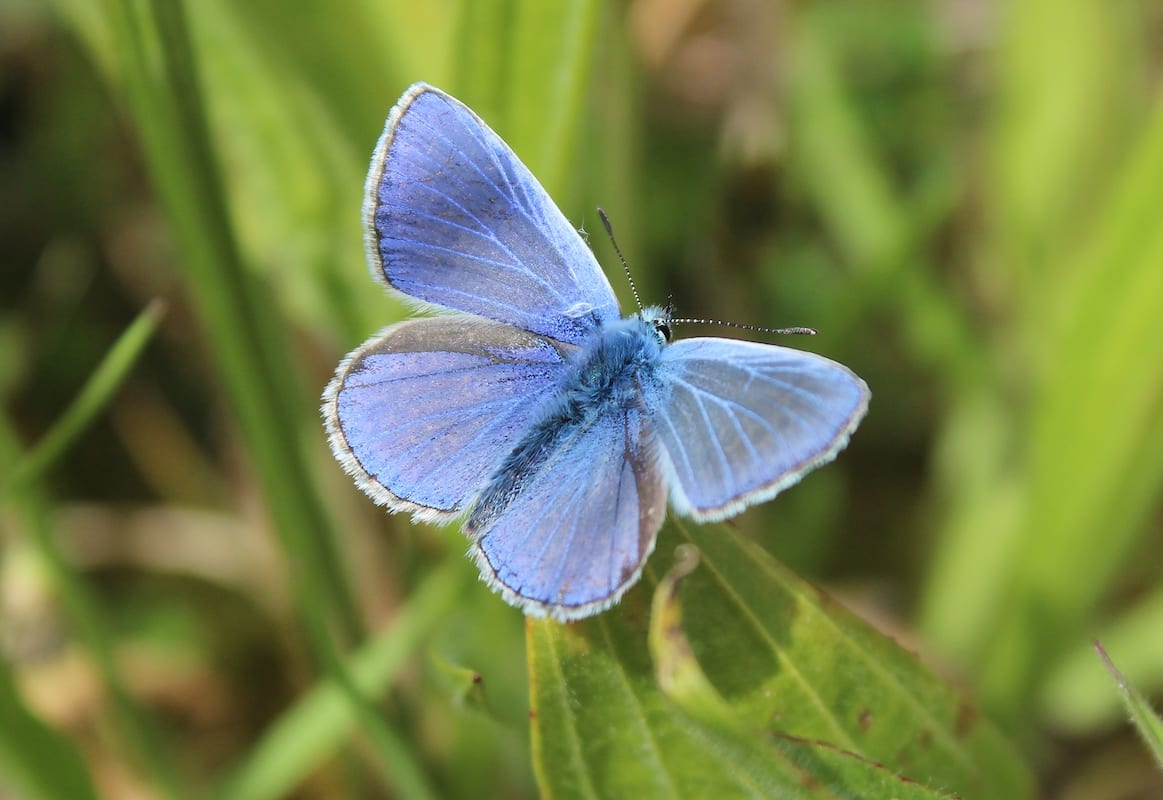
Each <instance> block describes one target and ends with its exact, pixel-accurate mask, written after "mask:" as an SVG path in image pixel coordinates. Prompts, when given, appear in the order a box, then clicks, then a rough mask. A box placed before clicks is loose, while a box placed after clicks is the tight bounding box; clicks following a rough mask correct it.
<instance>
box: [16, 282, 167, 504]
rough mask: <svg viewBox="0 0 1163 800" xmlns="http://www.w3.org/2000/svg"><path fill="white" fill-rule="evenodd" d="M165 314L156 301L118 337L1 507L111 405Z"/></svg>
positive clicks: (20, 468)
mask: <svg viewBox="0 0 1163 800" xmlns="http://www.w3.org/2000/svg"><path fill="white" fill-rule="evenodd" d="M162 312H163V306H162V304H161V303H160V302H159V301H156V300H155V301H154V302H152V303H150V304H149V306H147V307H146V309H145V310H144V311H142V312H141V313H140V314H139V315H138V317H137V319H135V320H134V321H133V322H132V323H131V324H130V325H129V327H128V328H126V329H125V332H124V333H122V334H121V336H120V337H118V339H117V341H116V342H115V343H114V345H113V347H112V348H111V349H110V350H109V353H108V354H107V355H106V356H105V358H104V359H102V361H101V363H100V364H99V365H98V367H97V369H96V370H95V371H94V372H93V375H92V376H91V377H90V378H89V380H88V381H87V382H86V383H85V386H84V387H83V388H82V389H81V391H80V393H79V394H78V395H77V396H76V398H75V399H74V400H73V402H72V403H71V404H70V405H69V407H68V408H67V409H66V410H65V412H64V414H63V415H62V416H61V418H60V419H59V420H57V422H56V424H54V425H53V427H52V428H50V429H49V431H48V433H46V434H45V435H44V437H43V438H42V439H41V440H40V442H39V443H38V444H37V445H36V447H35V448H33V449H32V451H30V452H29V453H28V454H27V455H25V456H24V458H23V459H21V461H20V462H19V463H18V464H17V465H16V467H15V468H14V469H13V470H12V472H11V473H10V474H9V475H8V476H7V479H6V480H5V481H4V483H3V484H2V488H0V507H3V505H4V503H5V501H7V500H9V499H11V498H12V496H14V495H15V494H17V493H19V492H21V491H22V490H23V489H24V488H25V487H27V486H28V485H29V484H32V483H35V482H36V481H38V480H39V479H40V478H41V477H42V476H43V475H44V473H45V472H47V471H48V470H49V469H50V468H51V467H52V465H53V464H54V463H56V461H57V459H59V458H60V457H61V456H62V455H64V453H65V452H66V451H67V450H68V448H69V446H70V445H72V443H73V442H75V441H76V440H77V438H78V437H80V436H81V435H82V434H83V433H84V432H85V430H86V429H87V428H88V427H89V425H90V424H91V423H92V422H93V420H94V418H96V416H97V415H98V414H100V413H101V411H102V410H104V408H105V406H106V405H108V404H109V401H110V400H112V399H113V395H114V394H115V393H116V391H117V389H118V387H119V386H121V383H122V381H124V380H125V378H126V376H127V375H128V374H129V371H130V370H131V369H133V365H134V364H136V363H137V359H138V358H139V357H140V356H141V354H142V352H143V351H144V350H145V346H146V345H147V344H149V342H150V339H152V338H153V334H154V332H155V331H156V330H157V326H158V323H159V321H160V320H161V317H162Z"/></svg>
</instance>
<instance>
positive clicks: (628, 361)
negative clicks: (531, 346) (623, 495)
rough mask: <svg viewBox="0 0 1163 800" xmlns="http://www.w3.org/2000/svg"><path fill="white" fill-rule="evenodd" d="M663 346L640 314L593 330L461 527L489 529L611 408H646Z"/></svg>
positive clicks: (615, 410) (623, 411) (470, 530)
mask: <svg viewBox="0 0 1163 800" xmlns="http://www.w3.org/2000/svg"><path fill="white" fill-rule="evenodd" d="M663 346H664V340H663V338H662V337H661V335H660V334H659V333H658V332H657V331H656V330H655V327H654V326H653V324H652V323H651V322H650V321H648V320H645V319H643V318H641V317H639V316H634V317H628V318H625V319H620V320H617V321H615V322H612V323H609V324H607V325H605V326H603V327H602V328H600V329H599V330H598V331H596V332H595V334H594V335H593V337H592V338H591V339H590V341H589V342H587V343H586V344H585V345H584V346H582V347H580V348H578V350H577V351H576V352H575V353H574V355H573V358H572V359H571V360H572V361H573V363H574V366H575V369H572V370H570V371H569V373H567V377H566V378H565V380H564V381H563V382H562V384H561V385H560V386H559V387H558V389H557V391H556V393H555V395H554V396H553V398H552V399H550V400H549V401H548V402H547V403H546V406H545V409H544V410H543V412H542V414H541V416H540V419H539V420H538V421H537V422H536V423H535V424H534V425H533V426H532V427H531V428H530V429H529V431H528V433H526V434H525V436H524V437H523V438H522V439H521V440H520V442H519V443H518V444H517V446H516V447H515V448H514V449H513V451H512V452H511V453H510V454H509V455H508V457H506V458H505V460H504V462H502V464H501V466H500V467H499V468H498V469H497V471H496V473H495V474H494V475H493V476H492V478H490V480H489V482H488V484H487V485H486V487H485V489H484V491H483V492H481V495H480V497H479V498H478V500H477V502H476V504H475V505H474V506H473V510H472V513H471V514H470V515H469V518H468V522H467V524H466V526H465V531H466V532H467V533H468V534H469V535H470V536H474V535H475V534H476V532H478V531H481V530H485V529H487V528H488V527H489V525H490V523H491V522H492V521H493V520H495V519H496V518H497V517H498V516H499V515H500V514H501V512H502V511H504V509H505V508H506V507H507V506H508V505H509V504H510V503H512V502H513V500H514V499H515V498H516V497H517V494H518V492H520V490H521V487H522V486H525V485H528V483H529V479H530V478H531V477H532V476H533V475H535V474H537V473H539V472H541V471H542V470H545V469H552V467H553V458H554V457H557V456H560V455H561V454H564V453H568V452H570V447H569V444H570V442H571V441H573V440H575V439H577V438H578V437H580V436H582V435H583V434H584V433H585V432H586V431H587V430H588V429H589V428H590V427H591V426H592V425H593V424H594V423H595V422H596V421H597V420H599V419H602V418H605V417H607V415H609V414H611V413H613V414H623V415H625V414H628V413H630V412H635V414H638V413H645V412H646V409H645V407H644V404H643V387H644V386H645V385H647V384H652V383H653V382H654V381H655V374H654V373H655V369H656V367H657V364H658V356H659V353H660V352H661V351H662V348H663Z"/></svg>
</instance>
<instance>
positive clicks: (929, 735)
mask: <svg viewBox="0 0 1163 800" xmlns="http://www.w3.org/2000/svg"><path fill="white" fill-rule="evenodd" d="M932 743H933V732H932V731H930V730H927V729H926V730H923V731H921V735H920V736H918V737H917V744H919V745H920V746H921V749H922V750H927V749H928V748H929V745H931V744H932Z"/></svg>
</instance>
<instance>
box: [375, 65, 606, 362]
mask: <svg viewBox="0 0 1163 800" xmlns="http://www.w3.org/2000/svg"><path fill="white" fill-rule="evenodd" d="M363 214H364V227H365V231H366V236H367V251H368V261H369V264H370V266H371V271H372V275H373V277H375V278H376V279H377V280H379V281H381V282H384V283H386V284H387V285H388V286H390V287H391V288H393V289H396V290H397V291H399V292H402V293H404V294H405V295H408V296H409V297H411V298H413V299H415V300H420V301H423V302H425V303H430V304H434V305H438V306H442V307H445V308H451V309H456V310H458V311H464V312H467V313H469V314H475V315H478V316H482V317H487V318H488V319H493V320H497V321H499V322H505V323H508V324H510V325H514V326H516V327H518V328H521V329H523V330H527V331H532V332H534V333H539V334H542V335H544V336H549V337H551V338H553V339H556V340H558V341H561V342H569V343H573V344H578V343H580V342H582V341H583V340H584V339H585V338H586V336H587V335H588V334H589V333H590V332H591V331H592V330H594V329H595V328H596V327H598V326H599V325H600V324H601V323H602V322H605V321H609V320H613V319H617V318H618V317H619V316H620V313H619V311H618V303H617V300H616V298H615V297H614V291H613V289H611V288H610V283H609V281H607V280H606V276H605V274H604V273H603V272H602V270H601V267H599V266H598V262H597V260H596V259H595V258H594V255H593V253H592V252H591V251H590V249H589V247H587V246H586V243H585V242H584V241H582V238H581V236H580V235H579V234H578V232H577V231H576V230H575V229H574V228H573V227H572V226H571V225H570V224H569V222H568V221H567V220H566V219H565V217H564V216H563V215H562V213H561V211H560V210H558V208H557V206H556V205H554V203H553V201H552V200H551V199H550V198H549V195H548V194H546V192H545V189H543V188H542V187H541V185H540V184H539V183H538V182H537V180H536V179H535V178H534V177H533V175H532V174H530V172H529V170H528V169H527V168H526V167H525V165H524V164H522V163H521V162H520V160H519V159H518V158H517V156H516V154H515V153H514V152H513V151H512V150H511V149H510V148H509V146H508V145H506V144H505V143H504V142H503V141H501V138H500V137H499V136H497V134H495V133H494V132H493V131H492V130H491V129H490V128H489V127H488V125H486V124H485V123H484V122H483V121H482V120H481V118H480V117H478V116H477V115H476V114H475V113H473V112H472V110H471V109H469V108H468V107H467V106H465V105H464V104H463V103H461V102H460V101H459V100H456V99H455V98H453V97H451V96H449V95H447V94H445V93H444V92H442V91H440V90H439V89H435V88H433V87H431V86H427V85H425V84H420V83H418V84H416V85H414V86H412V87H411V88H410V89H409V90H408V91H407V92H405V93H404V96H403V97H401V98H400V102H399V103H397V104H396V107H395V108H394V109H392V113H391V115H390V116H389V117H388V122H387V126H386V127H385V129H384V133H383V135H382V136H381V137H380V141H379V144H378V145H377V146H376V151H375V154H374V155H373V156H372V164H371V169H370V171H369V172H368V177H367V186H366V189H365V196H364V209H363Z"/></svg>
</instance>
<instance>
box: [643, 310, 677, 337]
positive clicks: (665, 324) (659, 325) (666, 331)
mask: <svg viewBox="0 0 1163 800" xmlns="http://www.w3.org/2000/svg"><path fill="white" fill-rule="evenodd" d="M671 311H672V309H671V307H670V306H646V308H644V309H642V310H641V311H639V312H638V314H637V316H638V317H639V318H640V319H641V320H642V321H643V322H645V323H646V324H647V325H649V326H650V329H651V330H653V331H654V335H655V336H657V337H658V343H659V344H661V345H666V344H670V341H671V339H672V338H673V333H672V332H671V324H670V323H671Z"/></svg>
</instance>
